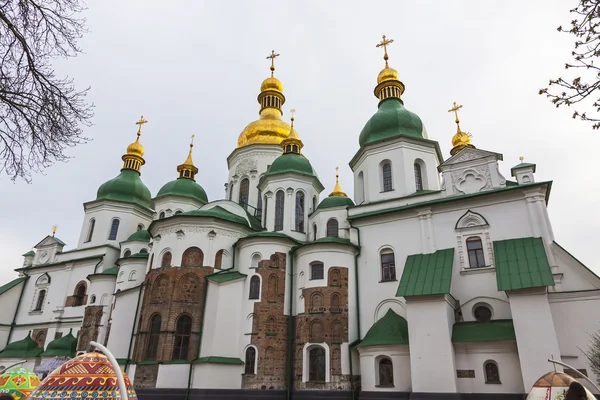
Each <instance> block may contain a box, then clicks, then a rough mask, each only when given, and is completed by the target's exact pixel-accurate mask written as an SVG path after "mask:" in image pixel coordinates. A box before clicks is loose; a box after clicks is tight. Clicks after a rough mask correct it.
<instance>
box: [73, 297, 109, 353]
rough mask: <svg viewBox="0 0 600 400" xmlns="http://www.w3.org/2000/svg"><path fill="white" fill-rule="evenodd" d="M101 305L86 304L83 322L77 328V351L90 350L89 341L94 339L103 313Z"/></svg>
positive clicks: (96, 336)
mask: <svg viewBox="0 0 600 400" xmlns="http://www.w3.org/2000/svg"><path fill="white" fill-rule="evenodd" d="M103 308H104V307H102V306H87V307H86V308H85V312H84V313H83V323H82V325H81V329H80V330H79V336H78V340H77V351H88V350H90V342H91V341H96V339H97V338H98V333H99V330H100V324H101V322H102V314H103Z"/></svg>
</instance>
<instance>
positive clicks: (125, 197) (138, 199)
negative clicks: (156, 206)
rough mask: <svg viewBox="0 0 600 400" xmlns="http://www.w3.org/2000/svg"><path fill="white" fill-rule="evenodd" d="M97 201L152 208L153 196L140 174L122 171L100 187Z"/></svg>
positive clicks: (127, 170) (128, 170)
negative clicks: (118, 202)
mask: <svg viewBox="0 0 600 400" xmlns="http://www.w3.org/2000/svg"><path fill="white" fill-rule="evenodd" d="M96 200H115V201H122V202H126V203H134V204H137V205H139V206H142V207H144V208H150V204H151V201H152V195H151V194H150V190H148V188H147V187H146V185H144V183H143V182H142V180H141V179H140V173H139V172H137V171H134V170H131V169H122V170H121V173H120V174H119V175H117V177H115V178H113V179H111V180H109V181H107V182H105V183H103V184H102V185H100V187H99V188H98V192H97V194H96Z"/></svg>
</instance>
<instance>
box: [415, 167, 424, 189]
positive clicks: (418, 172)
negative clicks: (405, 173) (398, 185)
mask: <svg viewBox="0 0 600 400" xmlns="http://www.w3.org/2000/svg"><path fill="white" fill-rule="evenodd" d="M413 169H414V174H415V189H416V191H417V192H419V191H422V190H425V187H424V186H423V168H422V167H421V164H420V163H419V162H418V161H415V162H414V164H413Z"/></svg>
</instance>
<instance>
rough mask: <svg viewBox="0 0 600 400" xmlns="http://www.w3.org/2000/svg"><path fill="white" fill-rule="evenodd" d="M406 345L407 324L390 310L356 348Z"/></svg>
mask: <svg viewBox="0 0 600 400" xmlns="http://www.w3.org/2000/svg"><path fill="white" fill-rule="evenodd" d="M395 344H408V323H407V322H406V320H405V319H404V318H402V317H401V316H399V315H398V314H396V313H395V312H394V311H393V310H392V309H391V308H390V309H389V310H388V312H387V313H386V314H385V315H384V316H383V318H381V319H380V320H379V321H377V322H375V323H374V324H373V326H372V327H371V329H369V331H368V332H367V334H366V335H365V338H364V339H363V340H362V342H361V343H360V344H359V345H358V346H357V347H367V346H384V345H395Z"/></svg>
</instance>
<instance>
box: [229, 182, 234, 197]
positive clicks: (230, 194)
mask: <svg viewBox="0 0 600 400" xmlns="http://www.w3.org/2000/svg"><path fill="white" fill-rule="evenodd" d="M232 199H233V181H231V183H229V200H232Z"/></svg>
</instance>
